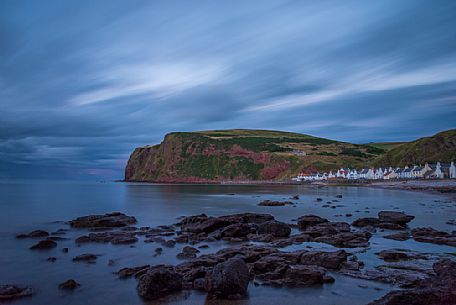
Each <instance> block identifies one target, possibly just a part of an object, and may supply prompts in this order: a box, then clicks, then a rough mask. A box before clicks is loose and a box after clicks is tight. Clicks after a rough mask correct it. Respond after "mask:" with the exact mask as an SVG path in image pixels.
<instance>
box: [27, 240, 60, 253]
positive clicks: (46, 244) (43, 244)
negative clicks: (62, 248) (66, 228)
mask: <svg viewBox="0 0 456 305" xmlns="http://www.w3.org/2000/svg"><path fill="white" fill-rule="evenodd" d="M55 247H57V243H56V242H55V241H53V240H51V239H45V240H40V241H39V242H38V243H37V244H35V245H33V246H31V247H30V249H31V250H49V249H52V248H55Z"/></svg>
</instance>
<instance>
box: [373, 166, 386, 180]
mask: <svg viewBox="0 0 456 305" xmlns="http://www.w3.org/2000/svg"><path fill="white" fill-rule="evenodd" d="M383 175H384V174H383V170H382V168H377V170H376V171H375V173H374V179H376V180H379V179H383Z"/></svg>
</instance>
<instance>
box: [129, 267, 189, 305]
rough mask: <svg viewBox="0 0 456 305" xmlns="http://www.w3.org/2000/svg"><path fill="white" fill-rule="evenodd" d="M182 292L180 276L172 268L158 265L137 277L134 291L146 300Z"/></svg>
mask: <svg viewBox="0 0 456 305" xmlns="http://www.w3.org/2000/svg"><path fill="white" fill-rule="evenodd" d="M181 290H182V276H181V275H180V274H179V273H177V272H176V271H175V269H174V267H173V266H167V265H159V266H154V267H151V268H150V269H149V270H148V271H147V272H146V273H145V274H143V275H142V276H140V277H139V281H138V285H137V286H136V291H137V292H138V295H139V296H140V297H142V298H144V299H146V300H155V299H158V298H160V297H163V296H166V295H169V294H172V293H176V292H179V291H181Z"/></svg>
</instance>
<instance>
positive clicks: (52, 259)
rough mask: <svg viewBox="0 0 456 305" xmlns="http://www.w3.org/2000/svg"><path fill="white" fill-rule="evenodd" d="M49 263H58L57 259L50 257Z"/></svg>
mask: <svg viewBox="0 0 456 305" xmlns="http://www.w3.org/2000/svg"><path fill="white" fill-rule="evenodd" d="M47 261H48V262H51V263H53V262H55V261H57V257H53V256H51V257H48V258H47Z"/></svg>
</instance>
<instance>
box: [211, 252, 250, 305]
mask: <svg viewBox="0 0 456 305" xmlns="http://www.w3.org/2000/svg"><path fill="white" fill-rule="evenodd" d="M249 281H250V272H249V268H248V266H247V264H246V263H245V262H244V261H243V260H242V259H240V258H231V259H229V260H227V261H226V262H223V263H219V264H217V265H216V266H215V267H214V269H213V270H212V272H211V274H210V275H209V277H208V283H207V286H208V287H207V290H208V297H209V298H211V299H222V300H223V299H228V300H232V299H241V298H243V297H245V296H246V295H247V286H248V284H249Z"/></svg>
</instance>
